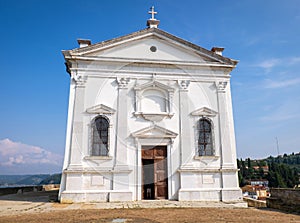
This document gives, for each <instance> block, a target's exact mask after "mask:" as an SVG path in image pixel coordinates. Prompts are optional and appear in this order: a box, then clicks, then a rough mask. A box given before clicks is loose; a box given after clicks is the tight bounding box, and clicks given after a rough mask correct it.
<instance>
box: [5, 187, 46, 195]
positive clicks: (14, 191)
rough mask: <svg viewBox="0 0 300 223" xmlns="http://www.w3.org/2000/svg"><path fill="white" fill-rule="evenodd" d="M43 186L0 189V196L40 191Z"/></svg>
mask: <svg viewBox="0 0 300 223" xmlns="http://www.w3.org/2000/svg"><path fill="white" fill-rule="evenodd" d="M42 190H43V186H20V187H6V188H0V196H2V195H7V194H17V193H20V194H22V193H24V192H32V191H42Z"/></svg>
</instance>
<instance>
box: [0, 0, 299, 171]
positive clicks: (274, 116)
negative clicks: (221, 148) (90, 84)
mask: <svg viewBox="0 0 300 223" xmlns="http://www.w3.org/2000/svg"><path fill="white" fill-rule="evenodd" d="M152 5H154V6H155V7H156V10H157V11H158V15H157V18H158V19H159V20H160V21H161V23H160V26H159V28H160V29H163V30H165V31H167V32H169V33H171V34H173V35H176V36H178V37H181V38H183V39H185V40H188V41H191V42H193V43H195V44H198V45H200V46H202V47H204V48H207V49H211V47H212V46H223V47H225V51H224V56H227V57H230V58H233V59H237V60H239V61H240V62H239V64H238V66H237V68H236V69H235V70H234V71H233V72H232V94H233V107H234V118H235V130H236V141H237V153H238V157H240V158H241V157H242V158H246V157H252V158H263V157H267V156H269V155H273V156H275V155H277V148H276V141H275V137H278V140H279V150H280V153H281V154H283V153H291V152H299V151H300V146H299V144H300V74H299V73H300V72H299V70H300V46H299V36H300V25H299V24H300V10H299V8H300V1H298V0H288V1H281V0H264V1H261V0H260V1H259V0H236V1H228V0H210V1H200V0H186V1H184V2H183V1H179V0H172V1H170V0H169V1H167V0H160V1H158V0H156V1H154V0H152V1H150V0H122V1H121V0H119V1H118V0H115V1H112V0H102V1H96V0H78V1H76V0H73V1H70V0H64V1H63V0H43V1H42V0H27V1H21V0H19V1H16V0H0V30H1V31H0V32H1V35H0V42H1V53H0V67H1V70H0V75H1V76H0V77H1V88H0V102H1V109H0V123H1V124H0V174H19V173H48V172H49V173H52V172H59V171H60V170H61V165H62V164H61V162H62V157H63V153H64V143H65V130H66V119H67V105H68V92H69V76H68V74H67V73H66V72H65V66H64V59H63V56H62V54H61V50H63V49H72V48H76V47H77V42H76V40H77V38H87V39H91V40H92V42H93V43H96V42H100V41H103V40H108V39H111V38H114V37H118V36H122V35H126V34H129V33H131V32H134V31H137V30H140V29H144V28H145V27H146V20H147V19H148V18H149V15H148V14H147V12H148V10H149V8H150V7H151V6H152ZM50 161H53V162H50Z"/></svg>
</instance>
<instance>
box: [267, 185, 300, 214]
mask: <svg viewBox="0 0 300 223" xmlns="http://www.w3.org/2000/svg"><path fill="white" fill-rule="evenodd" d="M270 193H271V197H269V198H267V207H269V208H275V209H279V210H283V211H289V212H298V213H300V189H285V188H276V189H275V188H273V189H271V191H270Z"/></svg>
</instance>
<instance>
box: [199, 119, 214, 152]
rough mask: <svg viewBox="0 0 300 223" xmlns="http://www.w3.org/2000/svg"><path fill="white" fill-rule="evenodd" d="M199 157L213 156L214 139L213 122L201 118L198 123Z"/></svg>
mask: <svg viewBox="0 0 300 223" xmlns="http://www.w3.org/2000/svg"><path fill="white" fill-rule="evenodd" d="M198 132H199V138H198V155H199V156H213V155H214V154H213V139H212V127H211V122H210V121H209V120H207V119H205V118H201V119H200V120H199V123H198Z"/></svg>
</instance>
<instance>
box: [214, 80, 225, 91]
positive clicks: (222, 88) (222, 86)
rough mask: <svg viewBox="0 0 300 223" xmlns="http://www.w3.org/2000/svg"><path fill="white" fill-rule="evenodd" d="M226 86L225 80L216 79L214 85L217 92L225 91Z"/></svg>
mask: <svg viewBox="0 0 300 223" xmlns="http://www.w3.org/2000/svg"><path fill="white" fill-rule="evenodd" d="M226 86H227V81H217V82H216V87H217V90H218V92H219V93H225V91H226Z"/></svg>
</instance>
